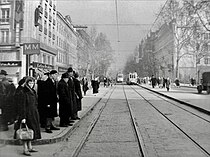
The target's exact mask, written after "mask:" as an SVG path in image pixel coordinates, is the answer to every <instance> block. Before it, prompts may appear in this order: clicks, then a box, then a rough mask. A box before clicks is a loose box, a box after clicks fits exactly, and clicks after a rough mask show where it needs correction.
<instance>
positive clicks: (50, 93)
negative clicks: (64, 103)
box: [44, 70, 60, 133]
mask: <svg viewBox="0 0 210 157" xmlns="http://www.w3.org/2000/svg"><path fill="white" fill-rule="evenodd" d="M57 74H58V72H57V71H56V70H51V71H50V73H49V75H48V78H47V80H46V81H45V87H46V90H45V93H44V103H45V111H46V112H45V113H46V114H45V115H46V125H45V131H46V132H47V133H52V130H60V128H57V127H56V126H55V125H54V124H53V121H54V118H55V117H57V116H58V113H57V102H58V97H57V83H56V81H57Z"/></svg>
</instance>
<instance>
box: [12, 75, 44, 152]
mask: <svg viewBox="0 0 210 157" xmlns="http://www.w3.org/2000/svg"><path fill="white" fill-rule="evenodd" d="M34 85H35V79H34V78H32V77H28V78H26V81H25V85H24V88H23V93H22V94H21V95H19V96H21V99H22V100H20V102H22V103H21V104H20V105H21V106H19V112H18V122H17V124H18V125H16V128H15V132H16V131H17V130H18V129H19V128H20V125H22V123H23V124H26V125H27V126H28V128H30V129H32V130H33V131H34V138H33V140H36V139H41V132H40V126H39V113H38V109H37V106H38V100H37V95H36V91H35V90H34ZM15 135H16V134H15ZM14 138H16V137H14ZM23 149H24V150H23V154H24V155H26V156H31V152H38V151H37V150H36V149H34V148H33V147H32V143H31V140H23Z"/></svg>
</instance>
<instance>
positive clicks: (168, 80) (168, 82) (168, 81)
mask: <svg viewBox="0 0 210 157" xmlns="http://www.w3.org/2000/svg"><path fill="white" fill-rule="evenodd" d="M165 84H166V89H167V91H169V89H170V84H171V80H170V78H169V77H167V79H166V82H165Z"/></svg>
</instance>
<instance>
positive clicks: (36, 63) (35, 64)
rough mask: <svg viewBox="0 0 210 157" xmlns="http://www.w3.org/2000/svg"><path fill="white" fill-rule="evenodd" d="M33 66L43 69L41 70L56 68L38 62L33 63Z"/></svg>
mask: <svg viewBox="0 0 210 157" xmlns="http://www.w3.org/2000/svg"><path fill="white" fill-rule="evenodd" d="M32 66H33V67H34V68H41V69H53V68H54V66H52V65H49V64H44V63H38V62H33V63H32Z"/></svg>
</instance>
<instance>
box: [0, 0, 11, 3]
mask: <svg viewBox="0 0 210 157" xmlns="http://www.w3.org/2000/svg"><path fill="white" fill-rule="evenodd" d="M0 3H1V4H3V3H9V0H0Z"/></svg>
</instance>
